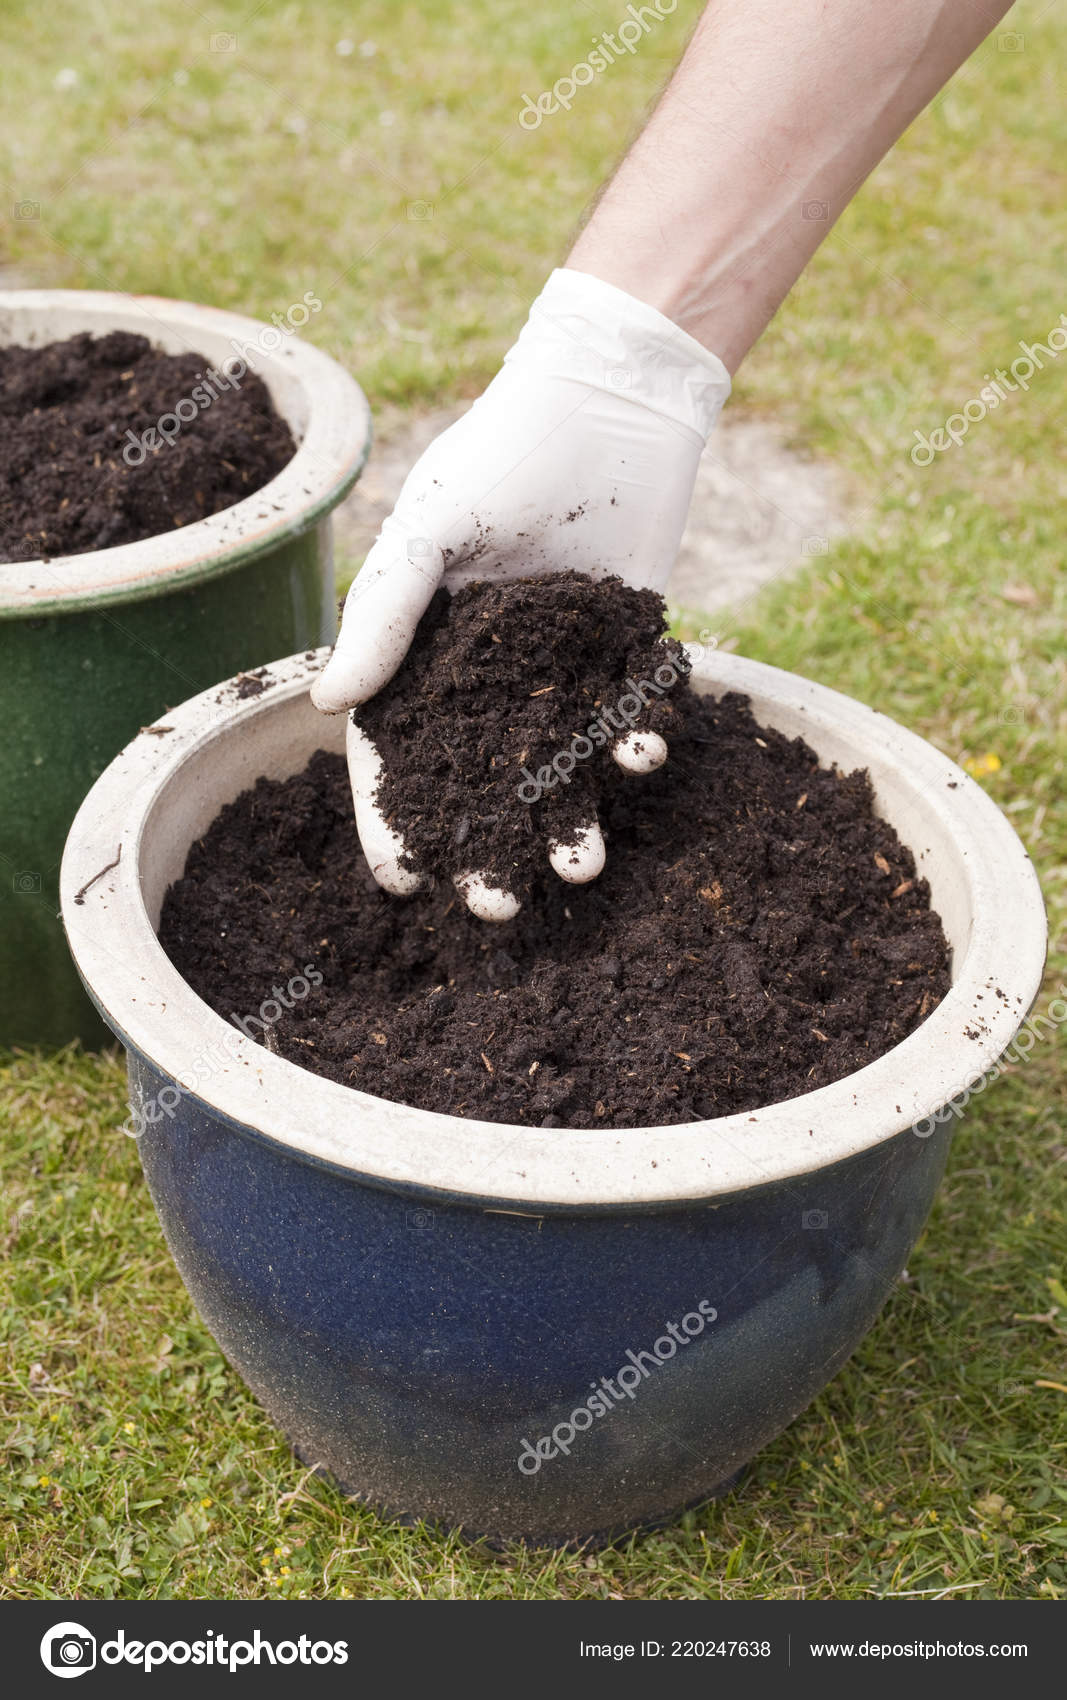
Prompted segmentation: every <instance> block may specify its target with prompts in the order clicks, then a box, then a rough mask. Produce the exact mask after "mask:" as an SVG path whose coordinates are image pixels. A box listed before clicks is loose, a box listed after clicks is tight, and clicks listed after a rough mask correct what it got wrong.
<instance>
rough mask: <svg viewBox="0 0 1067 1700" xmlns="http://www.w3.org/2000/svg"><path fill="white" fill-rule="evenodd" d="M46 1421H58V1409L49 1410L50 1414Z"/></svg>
mask: <svg viewBox="0 0 1067 1700" xmlns="http://www.w3.org/2000/svg"><path fill="white" fill-rule="evenodd" d="M48 1421H49V1422H50V1423H58V1421H59V1412H58V1411H53V1412H51V1414H50V1416H49V1418H48Z"/></svg>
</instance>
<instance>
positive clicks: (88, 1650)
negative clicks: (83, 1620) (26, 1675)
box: [41, 1623, 96, 1676]
mask: <svg viewBox="0 0 1067 1700" xmlns="http://www.w3.org/2000/svg"><path fill="white" fill-rule="evenodd" d="M41 1663H42V1664H43V1665H44V1668H45V1670H50V1671H51V1672H52V1675H53V1676H84V1675H85V1672H86V1671H87V1670H94V1669H95V1667H96V1637H95V1636H94V1635H90V1633H89V1631H88V1630H87V1629H85V1628H83V1627H82V1625H81V1624H80V1623H57V1624H55V1625H54V1626H53V1627H52V1628H51V1629H50V1630H49V1631H48V1633H47V1634H46V1635H45V1637H44V1639H43V1640H42V1642H41Z"/></svg>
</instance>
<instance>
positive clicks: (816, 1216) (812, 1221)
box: [800, 1210, 830, 1228]
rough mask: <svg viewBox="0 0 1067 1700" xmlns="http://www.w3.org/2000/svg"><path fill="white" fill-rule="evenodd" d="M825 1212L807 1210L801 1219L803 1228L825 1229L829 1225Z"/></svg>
mask: <svg viewBox="0 0 1067 1700" xmlns="http://www.w3.org/2000/svg"><path fill="white" fill-rule="evenodd" d="M829 1220H830V1218H829V1216H828V1215H827V1214H826V1211H825V1210H805V1211H804V1213H803V1215H802V1216H801V1218H800V1226H801V1227H802V1228H825V1227H826V1226H827V1224H828V1223H829Z"/></svg>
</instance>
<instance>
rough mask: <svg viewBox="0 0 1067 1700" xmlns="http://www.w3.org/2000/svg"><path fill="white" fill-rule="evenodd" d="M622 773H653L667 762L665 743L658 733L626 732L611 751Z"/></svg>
mask: <svg viewBox="0 0 1067 1700" xmlns="http://www.w3.org/2000/svg"><path fill="white" fill-rule="evenodd" d="M611 753H612V755H613V756H614V758H615V760H616V762H617V763H618V765H619V766H620V767H621V768H622V770H623V772H624V773H634V774H642V773H655V771H656V769H657V767H662V766H663V764H664V762H665V761H666V760H667V754H668V750H667V743H666V740H665V739H663V738H661V737H660V735H659V733H658V732H627V734H626V736H625V738H620V739H619V741H618V743H617V744H616V745H615V746H614V748H613V750H612V752H611Z"/></svg>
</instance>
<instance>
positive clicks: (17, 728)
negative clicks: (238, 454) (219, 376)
mask: <svg viewBox="0 0 1067 1700" xmlns="http://www.w3.org/2000/svg"><path fill="white" fill-rule="evenodd" d="M279 317H280V316H279ZM294 317H295V318H297V319H299V315H296V314H294ZM86 330H87V331H92V332H93V333H94V334H100V335H102V334H103V333H105V332H106V331H110V330H128V331H137V332H140V333H141V334H142V335H144V336H147V337H149V338H150V339H151V341H152V342H153V344H154V345H155V346H157V347H159V348H162V349H165V350H166V351H167V352H168V353H186V352H190V351H191V352H195V353H196V354H198V355H203V357H204V360H205V365H209V364H210V365H214V366H217V365H219V364H220V362H222V361H224V360H228V359H231V358H233V357H235V356H236V355H238V354H240V356H241V358H243V359H245V361H246V362H247V363H248V364H249V365H250V366H252V367H253V368H254V369H255V370H256V371H258V372H259V374H260V375H261V377H262V378H263V380H264V382H265V383H266V385H267V387H268V389H269V390H270V392H271V396H272V398H273V400H274V403H275V406H276V407H277V408H278V411H279V412H280V413H281V414H283V415H284V417H285V418H286V420H287V421H288V423H289V427H290V430H291V431H292V433H293V437H294V439H295V440H296V442H297V445H298V447H297V453H296V454H295V455H294V457H293V459H292V460H291V461H290V462H289V464H288V465H287V466H286V467H284V468H283V469H282V471H281V472H280V473H279V474H278V476H277V477H276V478H274V479H272V480H271V482H270V483H269V484H267V485H265V486H264V487H263V488H262V489H261V490H259V491H257V492H256V493H255V494H254V495H253V496H249V497H247V498H246V499H245V500H244V501H243V502H239V503H237V504H236V505H235V506H234V507H231V508H226V509H225V510H224V511H223V512H222V513H218V514H214V515H212V516H211V518H209V519H204V520H200V521H198V522H197V523H196V524H195V525H188V526H185V527H182V528H181V529H179V530H176V531H173V532H169V533H165V534H162V535H160V536H158V537H150V538H147V539H146V540H145V541H144V542H143V543H132V544H127V545H123V546H122V547H120V548H116V549H104V550H98V551H95V552H92V553H89V554H85V555H69V556H64V557H62V558H60V559H55V560H51V561H20V562H16V563H13V564H9V565H4V564H0V727H2V730H0V1046H4V1045H13V1044H45V1045H58V1044H64V1043H66V1042H67V1041H68V1040H70V1039H74V1038H81V1039H82V1040H83V1041H85V1042H86V1043H87V1044H95V1043H100V1042H102V1041H103V1040H104V1038H105V1036H106V1029H105V1028H104V1026H103V1024H102V1023H101V1022H100V1019H99V1017H98V1016H97V1014H96V1012H95V1010H94V1009H93V1007H92V1005H91V1004H90V1002H89V1000H88V998H87V997H86V996H85V993H84V992H83V990H82V988H81V985H80V982H79V980H78V977H77V975H76V973H75V971H74V967H73V965H72V963H71V960H70V956H69V954H68V951H67V946H66V942H65V939H64V935H63V929H62V927H61V925H60V922H59V917H58V909H59V899H58V881H59V862H60V857H61V854H62V850H63V843H64V839H65V838H66V834H67V830H68V828H69V826H70V823H71V821H72V820H73V818H74V814H75V812H76V810H77V808H78V805H79V804H80V802H81V800H82V798H83V797H84V796H85V793H86V792H87V791H88V790H89V787H90V786H91V785H92V783H93V781H94V780H95V779H96V777H97V775H98V774H100V773H102V772H103V770H104V768H105V767H106V766H107V765H108V763H109V762H110V761H111V759H112V757H113V756H114V755H115V754H116V753H117V752H118V751H119V750H120V749H122V748H123V746H124V745H125V744H127V743H128V742H129V740H130V739H131V738H133V737H135V736H136V734H137V732H138V731H139V730H140V729H141V728H142V727H144V726H148V725H150V724H151V723H153V722H158V723H159V724H160V726H161V727H162V726H165V724H166V712H167V709H168V708H169V707H170V706H171V704H176V703H180V702H184V701H185V700H186V698H188V697H189V696H191V695H193V694H194V693H196V692H198V691H201V690H204V689H206V688H207V687H208V686H209V685H212V684H214V683H215V682H216V681H217V680H222V679H229V678H231V677H232V676H233V675H234V674H235V673H237V672H241V671H247V670H250V669H252V668H255V667H258V666H259V665H261V664H262V663H263V662H265V661H269V660H270V659H271V658H272V657H274V656H278V655H289V654H291V653H292V652H293V651H294V650H299V649H304V648H314V647H317V646H318V645H320V644H323V643H329V642H331V641H332V639H333V635H334V631H335V623H336V608H335V601H334V588H333V562H332V552H331V538H330V517H329V516H330V512H331V510H332V509H333V508H334V507H335V506H336V505H337V503H338V502H339V501H340V500H341V498H342V497H343V496H344V495H345V493H346V492H347V491H348V490H349V489H350V488H351V487H352V485H353V484H354V483H355V481H356V479H357V478H358V477H359V474H360V472H361V471H362V468H363V466H364V463H365V461H366V458H367V454H368V452H369V449H370V441H371V425H370V410H369V407H368V405H367V400H366V397H365V396H364V394H363V392H362V390H361V389H360V387H359V385H358V384H357V383H356V382H355V381H354V380H353V379H352V378H351V377H349V375H348V374H347V373H346V372H345V371H344V370H343V369H342V368H341V367H340V366H338V364H337V363H336V361H334V360H331V359H330V358H329V356H328V355H326V354H323V353H322V352H321V351H320V350H319V349H317V348H315V347H313V346H312V345H311V344H309V343H306V342H301V341H300V339H299V337H297V336H296V335H294V334H292V332H291V331H290V330H289V329H288V328H286V324H285V321H284V320H283V321H282V328H278V326H277V325H264V324H260V323H258V322H257V321H256V320H254V319H246V318H243V317H241V316H239V315H237V314H233V313H223V312H219V311H217V310H216V309H214V308H211V307H198V306H195V305H192V304H191V303H189V302H184V301H164V300H158V299H155V298H154V297H150V296H126V295H110V294H104V293H99V294H98V293H95V292H88V291H87V292H80V291H73V290H54V291H53V290H48V291H45V290H40V291H38V290H28V291H20V292H16V293H8V294H3V293H0V344H6V345H10V344H13V343H15V344H20V345H22V346H31V345H41V344H45V343H50V342H57V341H59V340H61V339H62V338H64V337H68V336H73V335H75V334H76V333H77V332H79V331H86ZM163 452H166V451H165V450H164V451H163ZM159 736H160V737H161V738H166V736H167V734H166V732H163V731H162V730H161V731H160V733H159Z"/></svg>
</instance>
